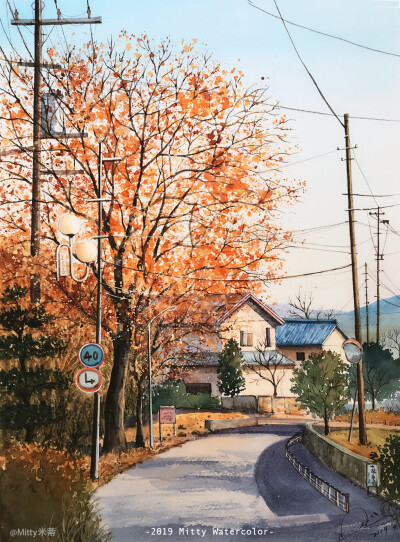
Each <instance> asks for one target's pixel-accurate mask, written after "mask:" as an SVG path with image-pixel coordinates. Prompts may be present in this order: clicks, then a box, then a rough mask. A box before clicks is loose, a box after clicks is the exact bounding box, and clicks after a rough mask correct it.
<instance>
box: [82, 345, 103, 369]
mask: <svg viewBox="0 0 400 542" xmlns="http://www.w3.org/2000/svg"><path fill="white" fill-rule="evenodd" d="M79 359H80V361H81V363H82V364H83V365H84V366H85V367H99V366H100V365H101V364H102V363H103V359H104V350H103V347H102V346H100V345H99V344H96V343H88V344H85V345H84V346H82V348H81V349H80V351H79Z"/></svg>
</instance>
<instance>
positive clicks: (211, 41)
mask: <svg viewBox="0 0 400 542" xmlns="http://www.w3.org/2000/svg"><path fill="white" fill-rule="evenodd" d="M10 1H11V3H12V4H14V3H15V5H16V6H17V7H18V10H19V13H20V17H31V16H32V8H31V0H10ZM254 3H255V4H257V5H258V6H260V7H262V8H264V9H265V10H267V11H270V12H272V13H276V7H275V4H274V1H273V0H254ZM58 5H59V7H60V9H61V11H62V13H63V15H65V16H77V15H81V14H84V12H85V9H86V0H58ZM90 5H91V9H92V15H93V16H98V15H99V16H102V17H103V24H102V25H96V26H95V27H93V32H94V36H95V37H96V39H99V40H105V39H107V38H108V37H109V36H110V35H114V36H116V35H117V34H118V33H119V31H120V30H121V29H122V28H125V29H126V30H127V31H128V32H130V33H134V34H141V33H143V32H145V33H147V34H148V35H149V36H150V37H152V38H154V39H155V40H156V41H158V40H160V39H162V38H164V37H166V36H171V37H172V38H173V39H176V40H177V41H178V40H179V41H180V40H181V38H185V39H188V40H189V39H192V38H197V39H198V44H200V43H204V44H206V45H205V47H206V49H207V50H208V51H209V52H211V53H212V54H213V55H214V57H215V58H216V59H217V60H220V61H221V62H223V63H224V64H225V65H226V66H227V67H235V66H237V65H238V59H239V58H240V63H239V66H240V68H241V70H242V71H243V72H244V73H245V76H246V82H247V83H248V84H249V85H252V84H256V85H257V84H258V85H260V84H261V77H262V76H263V77H265V78H267V77H268V78H269V79H268V83H269V95H270V96H271V100H273V101H277V100H278V101H279V102H280V103H281V104H282V105H287V106H293V107H299V108H304V109H312V110H317V111H327V108H326V106H325V104H324V103H323V102H322V100H321V98H320V96H319V95H318V93H317V91H316V89H315V87H314V86H313V84H312V82H311V80H310V78H309V77H308V75H307V74H306V72H305V70H304V68H303V66H302V65H301V63H300V62H299V60H298V58H297V56H296V54H295V52H294V50H293V47H292V45H291V43H290V41H289V38H288V36H287V34H286V32H285V29H284V27H283V25H282V23H281V21H279V20H277V19H274V18H272V17H270V16H268V15H266V14H264V13H261V12H260V11H259V10H256V9H255V8H253V7H251V6H250V5H249V4H248V2H247V0H146V1H144V2H143V1H141V2H139V1H138V0H118V1H117V2H110V1H109V0H107V1H106V0H91V1H90ZM278 5H279V8H280V9H281V11H282V14H283V16H284V17H285V18H286V19H288V20H290V21H293V22H296V23H298V24H301V25H305V26H308V27H312V28H315V29H318V30H321V31H323V32H326V33H330V34H334V35H337V36H341V37H343V38H346V39H349V40H352V41H354V42H358V43H361V44H365V45H367V46H370V47H373V48H377V49H382V50H386V51H391V52H394V53H398V54H400V7H399V0H396V1H395V0H393V1H391V0H387V1H386V0H362V1H360V0H300V1H299V0H297V1H295V0H278ZM5 6H6V2H2V3H1V11H0V15H1V18H2V20H3V23H4V25H5V29H6V31H8V28H9V27H8V25H7V16H6V8H5ZM54 13H55V7H54V2H53V1H51V0H47V1H46V7H45V12H44V15H45V16H48V17H50V16H54ZM289 30H290V32H291V34H292V37H293V39H294V41H295V43H296V46H297V47H298V49H299V51H300V53H301V55H302V57H303V59H304V61H305V62H306V64H307V66H308V67H309V69H310V71H311V73H312V74H313V75H314V77H315V78H316V79H317V81H318V84H319V85H320V87H321V88H322V90H323V92H324V93H325V95H326V97H327V98H328V100H329V102H330V103H331V105H332V106H333V107H334V109H335V110H336V111H337V112H338V113H340V114H343V113H345V112H348V113H349V114H350V116H352V115H353V116H358V115H359V116H372V117H380V118H390V119H400V105H399V99H398V96H399V90H400V57H395V56H388V55H383V54H378V53H375V52H372V51H367V50H364V49H360V48H357V47H355V46H351V45H349V44H346V43H343V42H340V41H337V40H334V39H331V38H328V37H325V36H320V35H317V34H314V33H311V32H308V31H305V30H303V29H300V28H295V27H293V26H289ZM10 31H11V37H12V41H13V43H15V44H16V45H17V47H18V49H19V50H20V46H21V44H20V41H19V40H18V34H17V32H16V30H15V29H14V28H12V29H11V30H10ZM72 32H74V33H75V35H72ZM85 33H86V34H85ZM65 34H66V36H67V39H68V40H71V41H74V42H76V43H79V42H82V41H85V40H87V39H88V28H87V27H84V26H81V27H77V26H76V27H74V28H66V29H65ZM24 35H25V36H26V37H27V41H28V43H29V44H31V42H32V36H31V35H30V34H29V32H28V31H27V30H24ZM61 38H62V36H61V33H60V31H59V30H57V29H55V30H53V32H52V34H51V36H50V37H49V43H51V42H54V43H56V42H57V40H58V39H61ZM0 41H1V43H2V44H3V45H4V46H5V48H6V50H7V48H8V46H7V42H6V40H5V36H4V33H3V31H2V30H1V38H0ZM21 56H24V55H23V53H22V54H21ZM288 117H289V118H290V119H293V121H292V123H291V126H292V129H293V132H292V139H293V141H294V142H295V143H297V144H298V145H299V146H300V148H301V153H300V154H299V155H297V156H294V157H293V158H292V160H291V161H292V162H297V161H299V160H304V159H307V158H310V157H314V156H316V155H319V154H323V153H327V152H329V151H335V149H336V148H337V147H338V146H339V147H343V144H344V133H343V129H342V127H341V126H340V125H339V123H338V122H337V120H335V119H334V118H332V117H322V116H316V115H311V114H306V113H299V112H290V113H288ZM350 130H351V140H352V144H357V146H358V148H357V150H356V155H357V159H358V163H359V165H360V166H361V168H362V170H363V172H364V174H365V176H366V177H367V180H368V182H369V184H370V186H371V188H372V190H373V191H374V192H375V193H378V194H392V193H399V194H400V186H399V170H400V153H399V151H398V147H399V143H400V123H389V122H371V121H361V120H351V121H350ZM342 156H344V155H343V153H340V152H332V153H331V154H329V155H327V156H324V157H321V158H318V159H314V160H310V161H306V162H303V163H301V164H294V165H293V166H291V167H287V169H286V174H287V175H288V176H289V175H290V176H293V177H296V178H301V179H304V180H306V181H307V186H308V188H307V192H306V194H305V195H304V197H303V198H302V201H301V202H299V203H298V204H297V205H296V207H295V208H293V209H291V210H290V212H289V213H288V214H285V215H283V216H282V220H283V223H284V225H287V226H289V227H293V228H294V229H305V228H311V227H314V226H320V225H326V224H334V223H338V222H342V221H344V220H346V218H347V215H346V212H345V209H346V208H347V205H346V198H345V196H342V193H343V192H346V176H345V166H344V163H343V162H342V161H341V160H340V158H341V157H342ZM353 174H354V191H355V192H360V193H369V190H368V187H367V185H366V183H365V180H364V178H363V176H362V174H361V173H360V171H359V169H358V166H357V164H356V163H355V161H353ZM379 202H380V203H382V205H385V204H386V205H389V204H397V203H400V197H395V198H391V199H380V200H379ZM355 203H356V205H357V206H360V207H369V206H373V205H374V203H373V200H372V199H371V198H359V199H358V200H356V202H355ZM370 204H372V205H370ZM398 209H399V208H398V207H393V208H388V209H387V211H386V215H385V217H384V218H388V219H389V220H390V222H391V224H392V225H393V227H394V228H395V229H397V230H398V231H400V218H399V213H398ZM357 219H358V220H360V221H361V222H364V223H365V224H367V220H368V213H367V212H366V211H361V212H358V213H357ZM370 221H371V225H373V221H372V219H371V218H370ZM371 231H372V232H374V229H372V230H371ZM306 239H307V241H308V242H310V243H314V244H315V245H313V246H314V248H323V249H324V250H309V249H305V248H303V249H293V250H291V251H290V253H289V254H288V255H287V267H286V269H287V272H288V274H289V275H292V274H299V273H306V272H310V271H314V270H319V269H324V268H330V267H336V266H340V265H345V264H347V263H349V261H350V260H349V255H348V254H346V253H342V252H333V250H335V251H337V250H341V251H343V252H346V251H347V248H346V246H348V231H347V229H346V227H345V226H344V227H341V226H339V227H337V228H333V229H330V230H326V231H323V232H320V233H318V234H315V233H313V234H308V235H307V236H306ZM357 240H358V241H359V242H360V246H359V265H360V266H361V265H364V261H366V262H368V264H369V265H370V266H371V272H372V273H374V269H373V267H375V256H374V249H373V245H372V242H371V239H370V229H369V227H368V226H362V225H360V226H359V227H358V229H357ZM382 241H383V239H382ZM317 245H318V247H317ZM319 245H321V246H319ZM323 245H337V246H335V247H333V246H325V247H324V246H323ZM340 247H342V248H340ZM309 248H310V246H309ZM326 250H329V252H328V251H326ZM330 250H332V251H330ZM397 250H399V251H400V237H399V236H397V235H394V234H389V235H388V236H387V239H386V246H385V252H386V253H387V254H388V255H387V257H385V260H384V262H383V268H384V270H385V272H386V273H387V275H388V276H389V277H390V278H391V279H392V281H393V282H394V284H397V283H396V280H397V281H398V283H399V289H398V290H396V293H397V292H399V293H400V279H397V274H398V273H397V269H398V268H399V264H400V253H399V254H396V253H395V252H396V251H397ZM389 253H393V254H389ZM350 278H351V277H350V273H349V272H347V271H344V272H342V273H339V274H337V275H328V274H327V275H320V276H319V277H314V278H310V279H291V280H286V281H284V283H283V284H282V285H281V286H274V287H272V288H271V291H270V293H271V296H272V298H271V300H272V301H273V300H275V301H278V302H285V301H287V298H288V297H289V296H290V295H292V294H293V293H295V292H296V291H297V290H298V288H299V286H302V288H303V289H304V290H306V291H313V293H314V296H315V298H316V301H317V303H318V304H319V305H324V306H326V307H328V306H331V307H335V308H337V309H341V308H343V307H345V309H347V310H349V309H351V308H352V307H351V302H350V300H351V280H350ZM362 282H363V281H362V280H361V283H362ZM386 282H387V285H388V286H390V287H392V288H394V287H393V285H392V284H390V283H389V281H388V280H386ZM369 284H370V286H371V290H372V288H373V281H372V280H371V281H370V283H369ZM373 295H374V292H373V291H371V293H370V297H371V300H372V301H373V300H374V299H373ZM382 295H384V296H387V297H389V296H390V295H391V294H390V293H389V292H388V291H385V290H384V289H382ZM346 303H347V304H346ZM399 304H400V302H399ZM399 310H400V309H399Z"/></svg>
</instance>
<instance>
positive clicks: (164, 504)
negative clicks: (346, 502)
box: [96, 425, 400, 542]
mask: <svg viewBox="0 0 400 542" xmlns="http://www.w3.org/2000/svg"><path fill="white" fill-rule="evenodd" d="M299 429H301V427H300V426H287V425H286V426H262V427H254V428H246V429H242V430H237V431H230V432H224V433H219V434H215V435H210V436H209V437H207V438H204V439H200V440H196V441H190V442H187V443H186V444H184V445H183V446H182V447H180V448H173V449H171V450H169V451H168V452H165V453H164V454H162V455H160V456H157V457H155V458H154V459H153V460H152V461H146V462H145V463H142V464H141V465H138V466H137V467H136V468H135V469H131V470H129V471H126V472H125V473H123V474H121V475H119V476H117V477H115V478H114V479H113V480H112V481H111V482H110V483H109V484H107V485H105V486H103V487H101V488H100V489H99V490H98V491H97V493H96V497H97V499H98V501H99V504H100V507H101V508H102V510H103V511H102V517H103V521H104V522H105V523H107V524H108V525H109V526H110V527H111V530H112V533H113V540H114V541H115V542H150V541H154V542H156V541H157V542H158V541H160V540H170V541H171V542H175V541H181V542H186V541H188V540H193V541H198V540H205V541H211V540H212V541H215V540H223V541H225V542H228V541H229V542H236V541H241V542H245V541H250V540H251V541H252V540H271V541H280V542H292V541H293V542H294V541H295V542H303V541H304V542H313V541H315V542H317V541H318V542H320V541H324V542H325V541H326V542H328V541H340V540H345V541H346V542H356V541H357V542H364V541H369V540H385V541H389V540H390V541H391V540H399V539H400V535H399V533H398V532H393V527H392V525H391V524H390V519H385V520H384V519H383V518H382V514H381V507H382V502H381V501H380V499H378V498H376V497H374V496H367V493H366V491H365V490H363V489H361V488H359V487H358V486H356V485H355V484H352V483H351V482H349V481H348V480H347V479H346V478H344V477H342V476H340V475H337V474H336V473H334V472H333V471H331V470H330V469H327V468H326V467H324V466H323V465H322V464H321V463H320V462H319V461H317V460H316V459H315V458H314V457H313V456H312V455H311V454H309V453H308V452H307V450H305V449H304V447H303V446H302V445H301V444H300V445H296V446H294V447H293V448H291V449H292V451H293V452H294V453H295V455H296V456H297V457H298V458H299V459H301V460H302V461H303V462H304V463H305V464H306V465H308V466H310V467H312V468H313V469H314V471H316V472H317V474H320V475H321V476H322V477H323V478H325V479H326V480H328V481H330V482H331V483H333V484H334V485H336V486H337V487H339V488H340V489H342V490H343V491H346V492H349V493H350V504H351V511H350V514H344V513H343V512H341V511H340V510H339V509H338V508H336V506H334V505H333V504H332V503H330V502H329V501H327V500H326V499H325V498H324V497H323V496H321V495H320V494H319V493H318V492H317V491H316V490H315V489H313V488H312V487H311V486H310V485H309V484H308V483H307V482H306V481H305V480H304V479H303V478H302V477H301V476H300V475H299V474H298V473H297V472H296V470H295V469H294V468H293V467H292V466H291V465H290V463H289V462H288V461H287V459H286V458H285V454H284V451H285V443H286V440H287V438H288V437H289V436H292V435H293V434H294V433H296V432H297V431H298V430H299ZM385 526H386V529H385Z"/></svg>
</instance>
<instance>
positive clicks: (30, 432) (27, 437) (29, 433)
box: [25, 424, 35, 444]
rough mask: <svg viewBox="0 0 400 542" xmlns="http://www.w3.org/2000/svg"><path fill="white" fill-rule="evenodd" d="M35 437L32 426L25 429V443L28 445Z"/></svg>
mask: <svg viewBox="0 0 400 542" xmlns="http://www.w3.org/2000/svg"><path fill="white" fill-rule="evenodd" d="M34 436H35V426H34V425H33V424H29V425H28V426H27V427H25V442H27V443H28V444H29V443H31V442H33V438H34Z"/></svg>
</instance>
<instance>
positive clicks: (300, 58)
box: [274, 0, 344, 128]
mask: <svg viewBox="0 0 400 542" xmlns="http://www.w3.org/2000/svg"><path fill="white" fill-rule="evenodd" d="M274 4H275V7H276V9H277V11H278V13H279V16H280V18H281V21H282V23H283V26H284V27H285V30H286V32H287V35H288V36H289V39H290V41H291V43H292V45H293V48H294V50H295V52H296V55H297V56H298V58H299V60H300V62H301V63H302V65H303V67H304V69H305V70H306V72H307V73H308V75H309V77H310V79H311V81H312V82H313V83H314V86H315V88H316V89H317V91H318V93H319V95H320V96H321V98H322V99H323V101H324V102H325V104H326V105H327V106H328V109H329V110H330V111H331V113H332V114H333V115H334V116H335V117H336V119H337V121H338V122H339V124H340V125H341V126H342V128H344V123H343V122H342V121H341V120H340V118H339V117H338V116H337V114H336V112H335V111H334V110H333V108H332V106H331V105H330V103H329V102H328V100H327V99H326V97H325V95H324V93H323V92H322V90H321V89H320V87H319V85H318V83H317V81H316V80H315V79H314V77H313V75H312V74H311V72H310V70H309V69H308V67H307V66H306V64H305V62H304V60H303V59H302V57H301V55H300V53H299V51H298V49H297V47H296V44H295V43H294V41H293V38H292V36H291V34H290V32H289V29H288V27H287V26H286V23H285V20H284V18H283V17H282V13H281V11H280V9H279V6H278V3H277V1H276V0H274Z"/></svg>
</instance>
